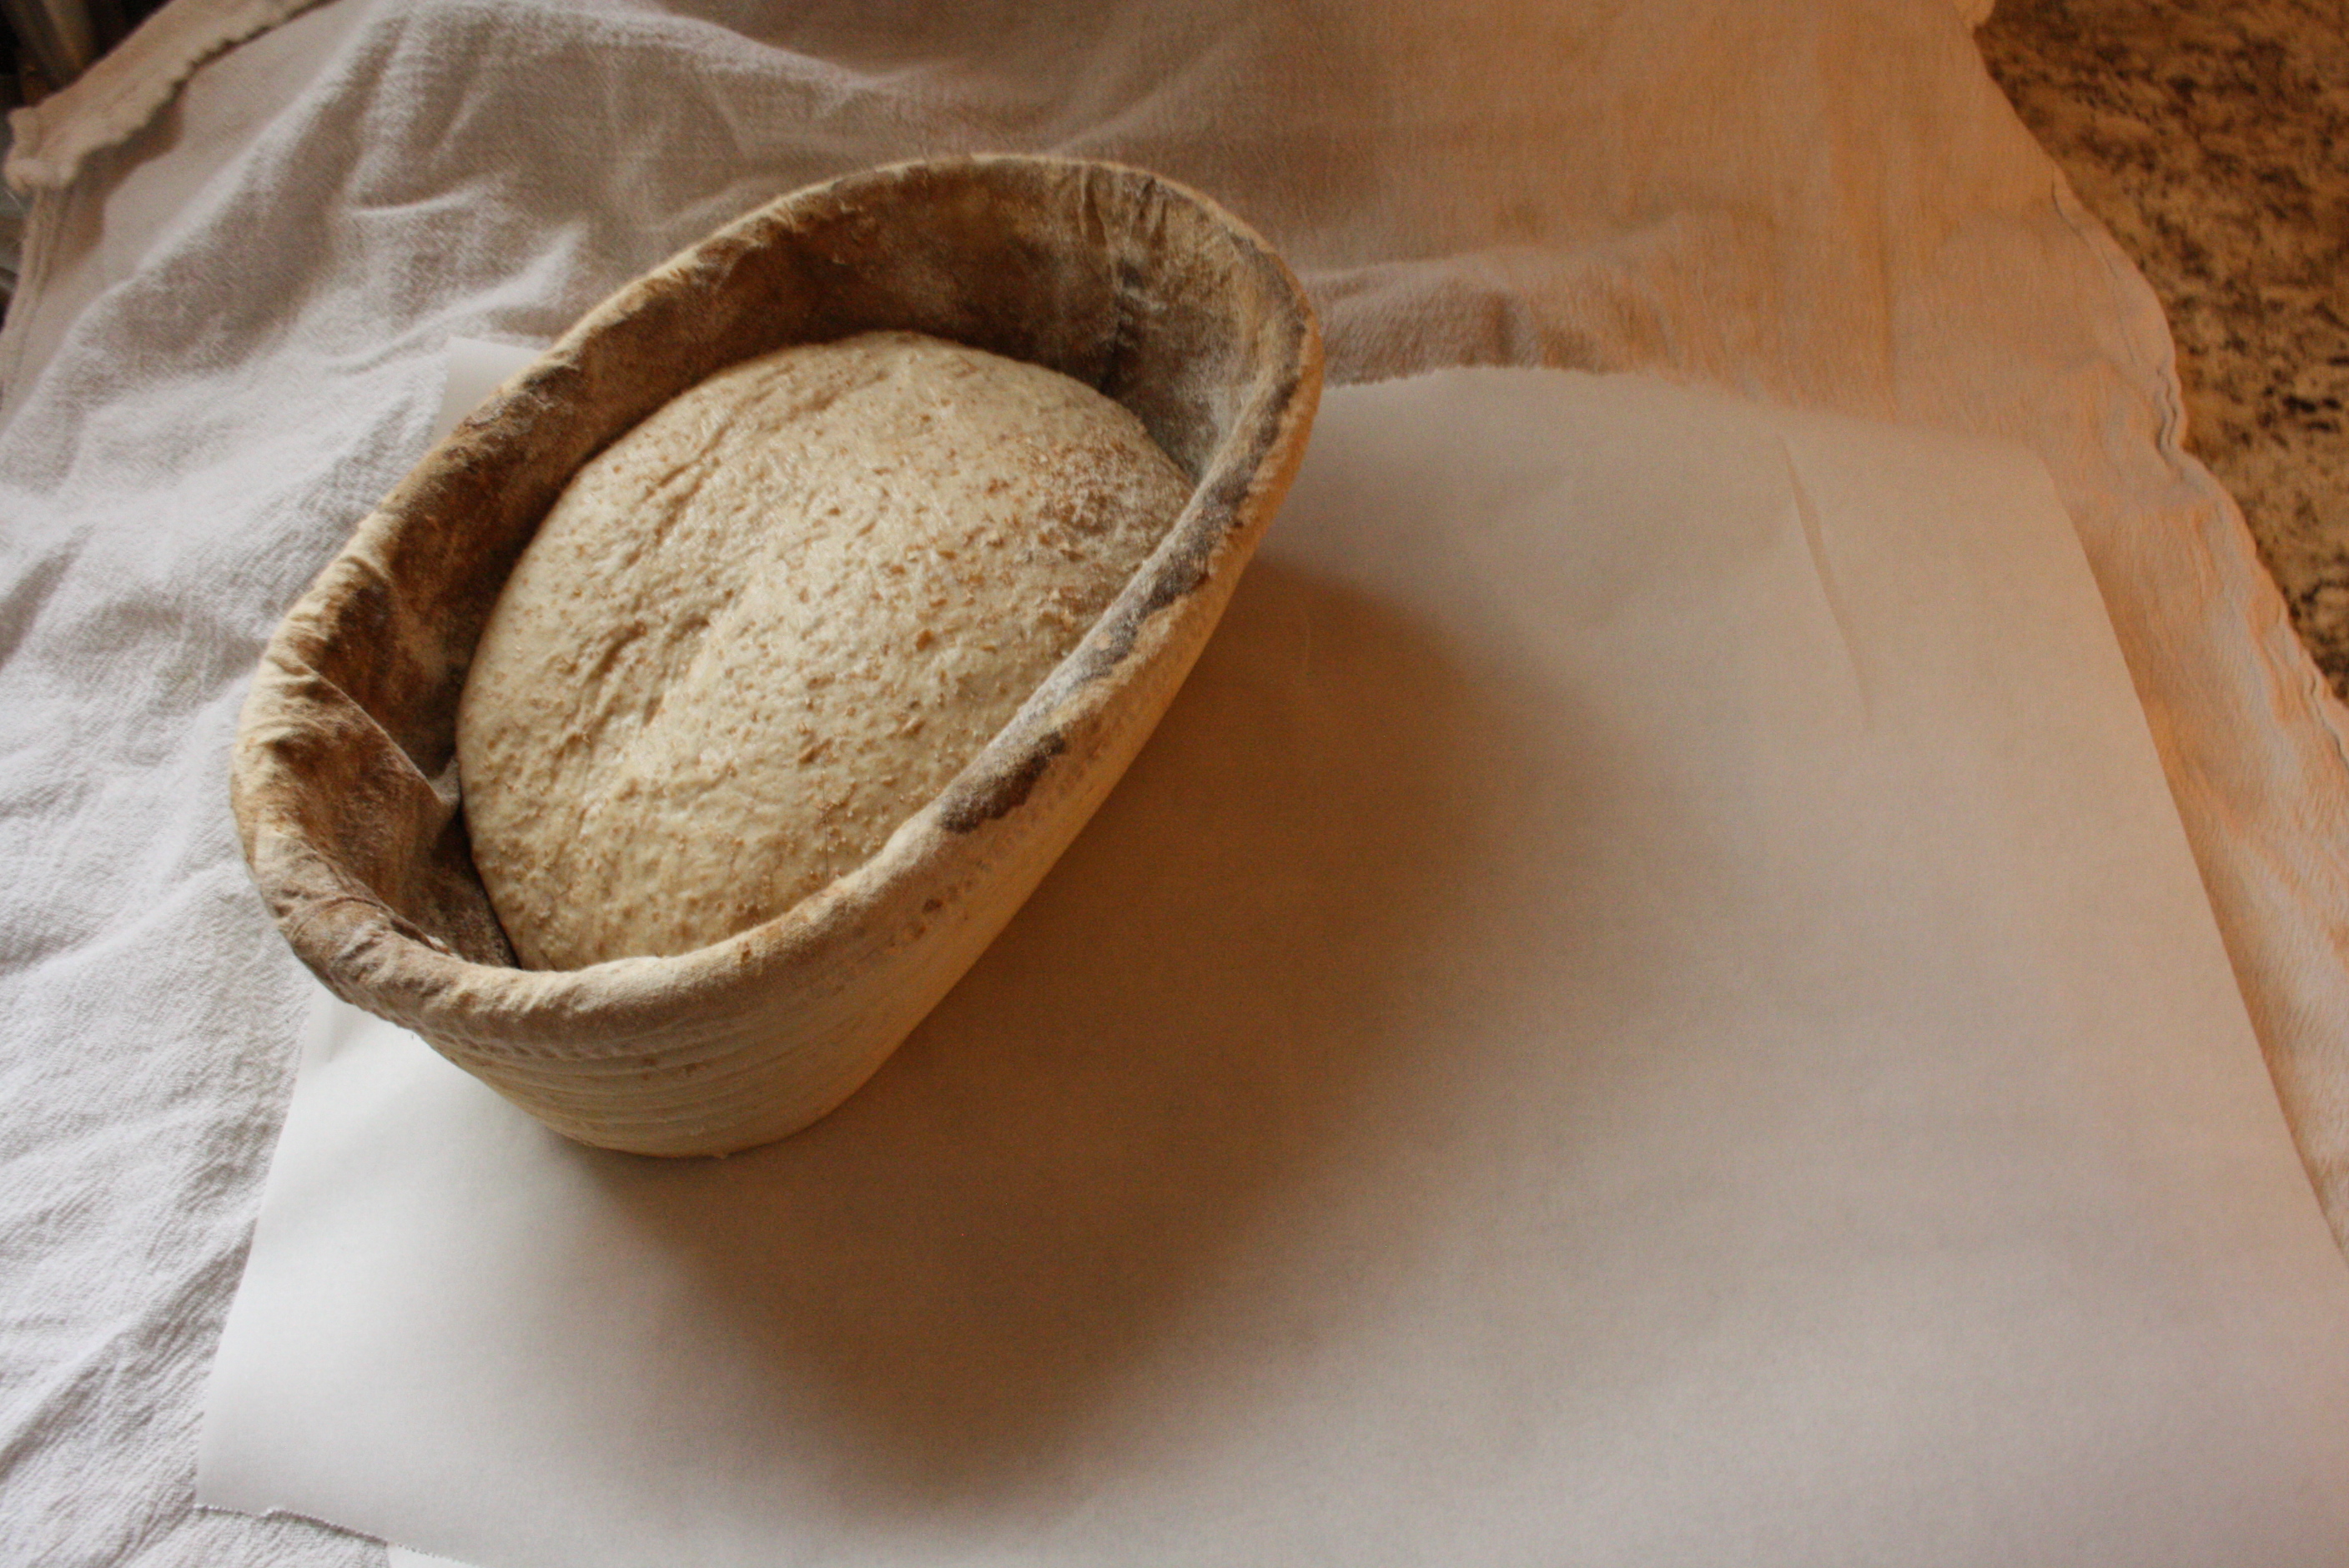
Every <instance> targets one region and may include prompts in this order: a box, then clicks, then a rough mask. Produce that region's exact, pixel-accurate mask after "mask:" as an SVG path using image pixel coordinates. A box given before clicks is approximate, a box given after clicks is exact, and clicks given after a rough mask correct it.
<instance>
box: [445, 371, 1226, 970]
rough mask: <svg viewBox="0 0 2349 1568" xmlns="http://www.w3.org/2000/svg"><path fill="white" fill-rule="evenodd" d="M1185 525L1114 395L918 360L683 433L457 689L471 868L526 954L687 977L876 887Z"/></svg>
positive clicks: (600, 500) (522, 587)
mask: <svg viewBox="0 0 2349 1568" xmlns="http://www.w3.org/2000/svg"><path fill="white" fill-rule="evenodd" d="M1189 493H1190V486H1189V484H1188V483H1187V481H1185V479H1184V478H1183V476H1182V474H1181V472H1180V471H1179V470H1178V469H1176V468H1175V467H1174V463H1173V462H1172V461H1170V460H1169V459H1167V457H1166V455H1165V454H1164V452H1162V451H1161V450H1159V449H1158V448H1157V447H1156V446H1155V445H1154V444H1153V442H1152V441H1151V439H1150V437H1149V436H1148V435H1147V434H1146V433H1145V432H1144V431H1143V428H1142V424H1141V422H1140V421H1139V420H1138V419H1136V418H1134V417H1133V415H1132V414H1131V413H1129V412H1128V411H1127V410H1126V409H1124V408H1123V407H1119V406H1118V405H1117V404H1115V403H1113V402H1112V401H1110V400H1109V399H1108V398H1106V397H1102V395H1101V394H1100V393H1098V392H1095V391H1093V390H1092V388H1090V387H1085V386H1082V385H1081V384H1080V383H1078V382H1076V381H1073V380H1071V379H1070V378H1069V377H1064V376H1061V375H1059V374H1058V373H1056V372H1053V371H1050V370H1045V369H1041V368H1040V367H1038V366H1033V365H1026V364H1022V363H1019V362H1018V361H1015V360H1009V359H1004V358H1000V357H998V356H994V355H990V354H985V353H982V352H980V351H978V350H977V349H972V348H966V347H963V346H959V345H957V344H950V343H944V342H940V341H937V340H936V339H931V338H926V337H922V336H918V335H914V334H910V333H879V334H870V335H864V336H862V337H854V338H850V339H847V340H845V341H843V342H839V343H833V344H824V345H816V346H802V347H794V348H788V349H784V350H782V351H781V352H779V353H776V354H771V355H769V356H765V357H764V358H761V359H754V360H750V361H748V362H746V363H744V364H742V365H739V366H734V367H732V368H731V369H729V370H726V371H723V372H721V373H719V375H717V376H714V377H710V378H709V380H707V381H705V382H703V383H701V384H700V385H699V386H698V387H693V388H692V389H691V390H689V391H688V392H686V393H684V394H683V395H681V396H680V397H678V398H676V399H675V400H674V401H672V402H670V403H669V404H667V406H665V407H662V408H661V409H660V410H659V411H657V413H655V414H654V415H653V416H652V417H651V418H647V420H645V422H644V423H643V424H641V425H639V426H637V427H636V428H635V429H634V430H632V431H630V432H629V433H628V434H627V435H626V436H625V437H623V438H621V439H620V440H618V441H617V442H616V443H614V444H613V446H612V447H611V448H610V449H607V450H606V451H605V452H604V454H603V455H602V456H600V457H598V458H596V459H595V460H594V461H593V462H590V463H589V464H587V465H586V467H585V468H584V469H581V470H580V471H579V474H578V475H577V477H576V478H575V479H574V480H572V482H571V484H570V486H569V488H568V489H566V490H564V493H563V496H562V498H561V499H560V500H557V501H556V502H555V504H554V510H553V511H550V512H549V513H548V514H547V518H546V521H545V522H544V523H543V524H542V525H541V526H540V529H539V531H538V534H537V537H536V538H535V539H534V540H533V542H532V543H531V545H530V547H529V549H528V550H526V551H525V552H523V556H522V559H521V561H520V562H519V563H517V565H516V566H515V568H514V572H513V575H512V579H511V580H510V581H509V582H508V583H507V584H506V588H505V591H504V593H503V594H502V597H501V598H500V599H499V601H498V603H497V607H496V609H495V610H494V611H493V612H492V614H491V616H490V620H489V624H488V626H487V627H486V629H485V630H484V631H483V632H482V634H481V645H480V648H479V650H478V651H477V653H476V655H475V657H474V663H473V666H472V670H471V674H470V675H469V676H468V677H467V680H466V683H465V690H464V696H463V699H462V702H461V705H460V709H459V712H458V718H457V758H458V769H459V774H460V779H462V781H463V787H464V792H465V814H466V819H467V824H468V827H469V829H470V830H471V835H472V847H473V859H474V861H475V863H476V864H477V865H479V867H480V868H481V880H482V882H484V883H485V884H486V885H487V886H488V889H489V893H490V901H491V903H492V904H493V905H494V906H495V907H496V909H497V912H498V917H499V919H500V920H501V921H502V922H503V923H504V925H505V929H506V934H507V936H508V937H509V938H510V939H511V940H512V944H513V947H514V951H515V953H516V954H518V955H519V956H520V957H521V959H522V962H523V964H525V965H529V966H531V967H533V968H557V969H562V968H576V967H579V966H582V965H588V964H594V963H597V962H600V961H602V960H605V959H610V958H619V957H624V956H627V955H629V954H678V953H685V952H689V951H691V950H693V949H694V948H697V947H701V946H705V945H707V944H710V943H713V942H718V941H721V940H723V939H724V938H726V937H728V936H730V935H732V934H735V933H736V932H739V931H743V930H746V929H748V928H749V927H750V926H752V925H755V924H758V923H761V922H762V921H765V920H768V919H771V918H772V917H773V916H775V915H777V914H780V913H783V912H784V911H786V910H788V909H790V908H791V907H792V905H793V904H795V903H799V902H800V900H802V899H803V898H805V897H806V896H807V895H808V894H810V893H812V892H816V891H817V890H819V889H821V888H823V886H825V885H826V884H827V883H829V882H832V881H833V880H834V879H835V878H837V877H839V876H840V875H842V874H843V872H849V871H852V870H854V868H855V867H857V866H858V865H861V864H862V863H864V861H866V860H868V859H870V858H871V857H872V855H873V854H874V851H877V850H879V849H880V848H881V846H882V845H883V844H884V843H885V842H886V841H887V840H888V837H889V835H890V833H891V832H893V831H894V830H895V829H896V827H897V825H898V824H899V823H901V822H903V821H904V820H905V819H906V818H907V817H909V816H911V815H912V814H913V813H914V812H915V811H916V810H919V809H920V808H921V807H922V806H923V805H925V804H926V803H927V802H928V801H929V800H930V799H932V798H933V797H935V796H936V794H937V793H938V791H939V790H940V789H943V788H944V787H945V785H946V784H947V782H948V781H949V780H950V779H953V778H954V776H955V775H956V774H957V773H958V772H960V771H961V769H962V768H963V766H964V764H966V763H968V761H969V760H970V759H971V758H972V757H974V756H975V755H977V754H978V750H979V748H981V747H982V746H984V745H985V744H986V743H987V742H988V740H989V739H990V738H993V736H994V735H995V733H996V731H998V730H999V729H1000V728H1001V727H1003V724H1004V722H1005V721H1006V720H1008V719H1009V717H1011V715H1012V713H1013V712H1014V711H1015V710H1017V708H1018V707H1019V704H1020V703H1021V702H1022V701H1023V700H1025V699H1026V697H1027V696H1028V695H1029V694H1030V692H1032V691H1033V690H1034V689H1035V688H1036V686H1038V685H1039V684H1040V682H1041V681H1042V680H1043V678H1044V676H1046V675H1048V674H1050V671H1051V669H1052V667H1053V666H1054V665H1057V664H1058V663H1059V662H1060V661H1061V657H1062V656H1063V655H1066V654H1067V653H1068V651H1069V650H1070V649H1071V647H1073V646H1074V645H1076V643H1077V641H1078V639H1079V638H1080V637H1081V636H1082V635H1083V634H1084V633H1085V631H1086V630H1087V629H1088V628H1089V627H1090V626H1091V625H1092V623H1093V622H1094V621H1095V620H1096V619H1097V618H1098V617H1099V616H1100V614H1101V613H1102V610H1103V609H1105V608H1106V607H1107V606H1108V604H1109V602H1110V601H1111V600H1112V598H1114V597H1115V596H1116V594H1117V592H1118V590H1119V589H1120V588H1122V587H1123V586H1124V584H1125V583H1126V581H1127V579H1128V578H1130V577H1131V576H1132V575H1133V572H1134V570H1135V568H1136V567H1138V566H1139V565H1140V564H1141V562H1143V559H1144V558H1145V557H1146V556H1147V555H1148V554H1149V553H1150V552H1151V550H1152V548H1153V547H1154V546H1155V544H1156V543H1157V542H1158V540H1159V537H1160V536H1161V535H1162V534H1163V533H1164V531H1165V530H1166V527H1167V525H1168V524H1169V523H1171V522H1172V521H1174V515H1175V513H1176V512H1177V511H1180V510H1181V509H1182V506H1183V503H1184V502H1185V500H1186V499H1187V498H1188V496H1189Z"/></svg>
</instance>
